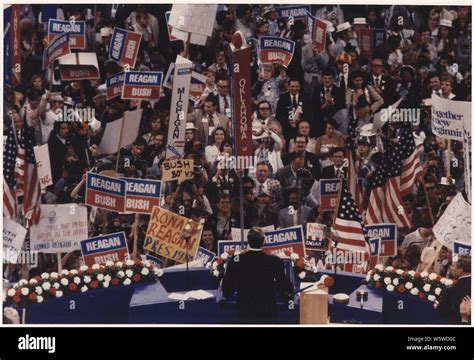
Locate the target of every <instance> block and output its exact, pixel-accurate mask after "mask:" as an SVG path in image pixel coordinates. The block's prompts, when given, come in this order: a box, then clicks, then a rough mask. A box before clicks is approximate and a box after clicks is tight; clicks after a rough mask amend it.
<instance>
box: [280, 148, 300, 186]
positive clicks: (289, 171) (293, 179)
mask: <svg viewBox="0 0 474 360" xmlns="http://www.w3.org/2000/svg"><path fill="white" fill-rule="evenodd" d="M304 165H305V163H304V155H303V153H292V156H291V161H290V164H289V165H286V166H284V167H282V168H280V169H278V171H277V172H276V174H275V180H278V181H279V182H280V185H281V187H282V188H283V190H284V191H286V190H288V189H290V188H296V187H297V186H298V182H297V180H298V171H299V170H300V169H303V168H304Z"/></svg>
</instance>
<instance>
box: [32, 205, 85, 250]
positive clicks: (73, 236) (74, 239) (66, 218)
mask: <svg viewBox="0 0 474 360" xmlns="http://www.w3.org/2000/svg"><path fill="white" fill-rule="evenodd" d="M87 236H88V228H87V208H86V207H85V206H79V205H76V204H62V205H41V216H40V220H39V223H38V224H37V225H33V226H32V227H31V228H30V242H31V250H33V251H39V252H43V253H62V252H69V251H74V250H79V242H80V241H81V240H83V239H87Z"/></svg>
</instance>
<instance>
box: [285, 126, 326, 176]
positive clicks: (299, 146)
mask: <svg viewBox="0 0 474 360" xmlns="http://www.w3.org/2000/svg"><path fill="white" fill-rule="evenodd" d="M307 147H308V137H307V136H306V135H297V136H296V137H295V151H294V152H291V153H288V154H286V155H285V156H284V157H283V159H282V161H283V164H284V165H289V164H290V161H291V157H292V156H293V154H294V153H303V155H304V164H305V167H306V168H308V169H310V171H311V175H313V177H314V178H315V179H319V174H320V173H321V165H320V164H319V156H318V155H316V154H314V153H312V152H310V151H306V148H307Z"/></svg>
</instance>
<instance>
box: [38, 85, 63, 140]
mask: <svg viewBox="0 0 474 360" xmlns="http://www.w3.org/2000/svg"><path fill="white" fill-rule="evenodd" d="M49 101H50V103H51V105H50V108H49V110H48V111H47V112H46V114H45V116H44V119H43V121H42V122H41V143H42V144H46V143H47V142H48V139H49V134H50V133H51V130H53V128H54V123H55V122H56V121H61V119H62V117H63V109H62V108H63V105H64V99H63V97H62V96H61V94H60V93H57V94H55V95H53V96H51V99H50V100H49Z"/></svg>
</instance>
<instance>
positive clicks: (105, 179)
mask: <svg viewBox="0 0 474 360" xmlns="http://www.w3.org/2000/svg"><path fill="white" fill-rule="evenodd" d="M125 191H126V184H125V181H124V180H120V179H116V178H113V177H109V176H103V175H99V174H94V173H92V172H87V181H86V205H89V206H97V207H98V208H101V209H105V210H110V211H117V212H124V211H125Z"/></svg>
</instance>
